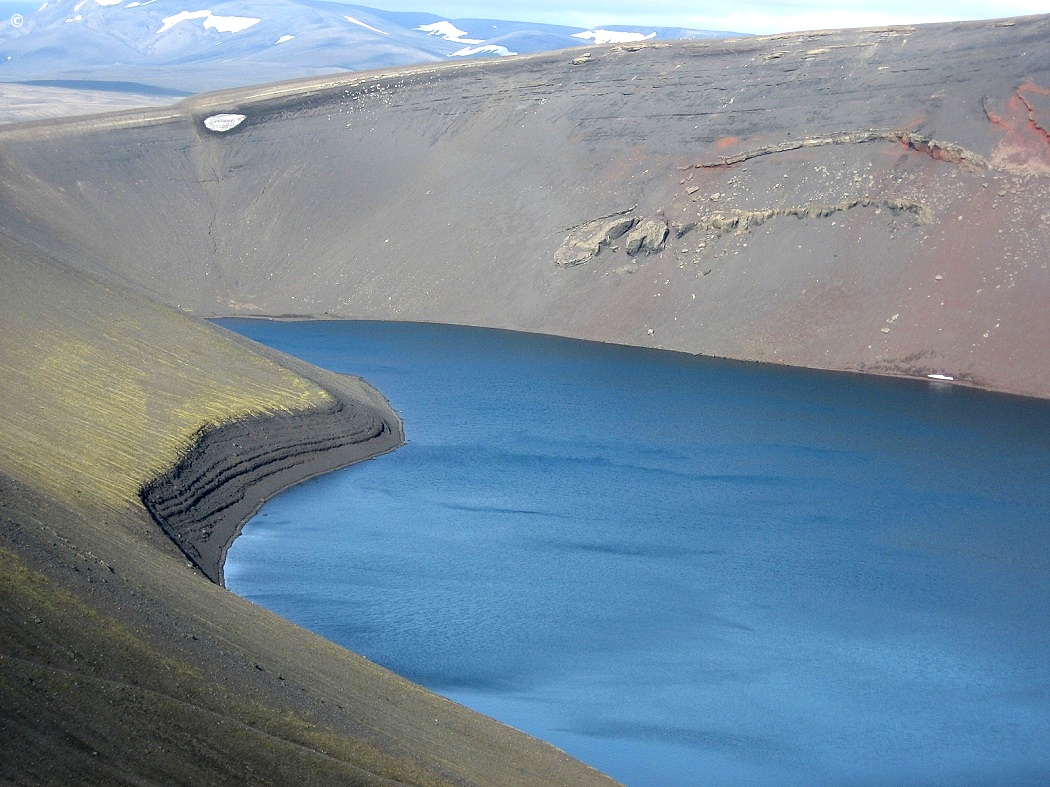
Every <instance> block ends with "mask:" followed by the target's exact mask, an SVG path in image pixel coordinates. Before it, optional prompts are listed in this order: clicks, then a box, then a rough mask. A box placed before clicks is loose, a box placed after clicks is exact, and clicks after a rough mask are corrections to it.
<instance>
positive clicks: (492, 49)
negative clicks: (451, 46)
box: [449, 44, 518, 57]
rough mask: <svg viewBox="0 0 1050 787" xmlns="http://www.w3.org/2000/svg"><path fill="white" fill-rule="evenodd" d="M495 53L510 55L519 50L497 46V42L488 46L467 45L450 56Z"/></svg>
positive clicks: (503, 55)
mask: <svg viewBox="0 0 1050 787" xmlns="http://www.w3.org/2000/svg"><path fill="white" fill-rule="evenodd" d="M486 53H488V54H493V55H499V56H500V57H507V56H508V55H516V54H518V53H517V52H511V51H510V50H509V49H507V47H505V46H497V45H495V44H489V45H488V46H467V47H463V49H460V50H459V51H458V52H453V53H452V54H451V55H449V57H470V56H471V55H481V54H486Z"/></svg>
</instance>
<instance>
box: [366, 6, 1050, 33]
mask: <svg viewBox="0 0 1050 787" xmlns="http://www.w3.org/2000/svg"><path fill="white" fill-rule="evenodd" d="M357 3H358V4H360V5H372V6H374V7H381V8H385V9H387V10H390V11H428V12H430V13H433V14H439V15H442V16H448V17H450V18H455V17H458V18H461V19H463V18H471V17H473V18H483V19H484V18H488V19H521V20H527V21H530V22H551V23H554V24H562V25H572V26H576V27H584V28H592V27H597V26H599V25H603V24H605V25H610V24H621V25H634V24H650V25H660V26H667V27H692V28H697V29H701V30H732V31H735V32H738V33H783V32H787V31H794V30H813V29H820V28H835V27H867V26H874V25H887V24H911V23H921V22H947V21H955V20H960V19H994V18H999V17H1006V16H1022V15H1026V14H1045V13H1050V0H1002V1H1001V2H993V3H990V2H988V0H980V1H978V0H923V2H917V1H916V0H854V2H848V0H847V1H846V2H844V1H843V0H835V1H834V2H829V1H828V0H658V2H647V0H575V1H574V2H569V3H567V2H564V1H563V2H558V0H510V2H507V1H506V0H504V1H503V2H485V0H373V2H371V3H369V2H367V0H366V1H365V2H361V0H357Z"/></svg>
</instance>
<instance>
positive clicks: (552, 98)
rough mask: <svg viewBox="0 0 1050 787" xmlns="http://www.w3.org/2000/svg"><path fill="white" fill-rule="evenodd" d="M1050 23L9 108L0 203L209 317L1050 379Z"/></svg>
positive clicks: (61, 250)
mask: <svg viewBox="0 0 1050 787" xmlns="http://www.w3.org/2000/svg"><path fill="white" fill-rule="evenodd" d="M1048 40H1050V18H1048V17H1045V16H1041V17H1026V18H1019V19H1015V20H1002V21H998V22H975V23H961V24H952V25H934V26H921V27H914V28H912V27H894V28H884V29H870V30H853V31H844V32H834V31H825V32H812V33H801V34H791V35H781V36H773V37H765V38H747V39H737V40H728V41H692V42H681V43H675V44H667V43H662V42H651V43H647V44H640V45H627V46H614V47H607V48H594V49H589V50H573V51H563V52H558V53H553V54H546V55H535V56H529V57H521V58H503V59H500V60H498V61H488V62H474V63H463V64H457V65H452V66H440V67H439V66H421V67H416V68H410V69H404V70H400V71H396V72H389V73H386V72H381V73H371V74H367V75H349V76H347V77H345V78H342V79H336V78H328V79H322V80H312V81H311V80H306V81H299V82H292V83H285V84H280V85H272V86H265V87H261V88H257V89H252V90H236V91H228V92H223V93H215V94H208V95H203V96H200V97H197V98H194V99H190V100H188V101H186V102H185V103H182V104H179V105H176V106H175V107H173V108H171V109H168V110H158V111H152V112H148V113H140V114H135V113H130V114H123V115H112V116H106V117H99V118H92V119H85V120H82V121H79V122H69V123H52V124H30V125H26V126H23V127H17V126H16V127H11V129H10V130H8V131H5V132H3V133H0V150H2V159H0V168H2V177H0V189H2V194H0V226H2V227H4V228H6V229H7V230H8V231H10V232H12V233H15V234H18V235H20V236H22V237H25V238H27V239H30V240H32V241H33V242H35V243H37V244H39V245H40V246H42V247H43V248H46V249H47V250H48V251H49V252H50V253H52V254H54V255H55V256H56V257H57V258H59V259H61V260H64V261H68V262H70V263H71V264H75V265H77V266H78V267H80V268H82V269H84V270H86V271H89V272H90V273H92V274H93V275H97V276H100V277H102V278H104V279H105V280H108V281H120V282H123V283H125V284H127V285H129V286H132V287H134V288H136V289H138V290H140V291H144V292H148V293H150V294H152V295H155V296H156V297H159V298H161V299H162V300H164V301H166V302H168V303H172V304H176V305H178V306H179V307H181V308H183V309H187V310H192V311H193V312H194V313H196V314H200V315H207V316H211V315H230V314H237V315H252V314H257V315H303V316H307V315H308V316H320V317H324V316H332V317H337V316H338V317H350V318H359V317H360V318H364V317H367V318H378V319H410V320H427V321H442V322H456V323H468V324H473V325H485V326H498V327H505V328H514V329H522V330H528V331H542V332H549V333H556V334H565V335H570V336H577V337H584V338H589V339H599V340H606V341H614V342H624V343H630V344H639V345H652V346H659V347H664V348H668V349H677V350H684V351H688V352H697V353H707V354H712V355H721V356H730V357H734V358H745V359H757V360H765V361H772V362H779V363H789V364H797V365H803V366H812V367H819V368H828V369H845V370H866V371H876V372H882V373H889V374H905V375H914V376H920V377H922V376H925V375H927V374H945V375H947V376H951V377H954V378H955V379H956V380H957V381H964V382H967V383H970V384H974V385H979V386H983V387H988V388H995V389H1002V390H1006V391H1012V392H1017V393H1025V394H1034V395H1046V394H1047V393H1050V377H1048V374H1050V372H1048V369H1050V363H1048V362H1047V361H1048V360H1050V359H1048V358H1047V353H1048V347H1050V342H1048V341H1047V339H1048V336H1047V331H1048V327H1047V323H1046V320H1044V319H1043V318H1042V314H1043V304H1045V302H1046V295H1047V289H1048V278H1047V277H1048V275H1050V274H1048V272H1047V268H1046V267H1045V265H1046V260H1047V249H1048V248H1050V214H1048V213H1047V210H1046V207H1045V206H1046V205H1047V204H1050V191H1048V186H1050V137H1048V135H1047V131H1046V129H1047V128H1048V127H1050V125H1048V124H1050V114H1048V113H1050V46H1048V44H1047V41H1048ZM217 113H236V114H242V115H244V116H245V118H246V119H245V120H244V121H243V122H242V123H241V124H240V125H238V126H236V127H234V128H233V129H231V130H229V131H226V132H214V131H210V130H208V128H206V127H205V125H204V121H205V119H206V118H208V117H209V116H212V115H214V114H217Z"/></svg>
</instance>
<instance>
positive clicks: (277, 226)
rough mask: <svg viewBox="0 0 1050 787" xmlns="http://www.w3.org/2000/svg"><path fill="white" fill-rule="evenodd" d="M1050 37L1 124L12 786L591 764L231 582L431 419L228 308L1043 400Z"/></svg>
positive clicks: (7, 711) (729, 52)
mask: <svg viewBox="0 0 1050 787" xmlns="http://www.w3.org/2000/svg"><path fill="white" fill-rule="evenodd" d="M1048 42H1050V17H1046V16H1040V17H1028V18H1020V19H1015V20H1001V21H998V22H985V23H968V24H955V25H938V26H929V27H915V28H912V27H894V28H882V29H870V30H855V31H840V32H835V31H818V32H811V33H799V34H792V35H783V36H773V37H766V38H754V39H740V40H730V41H719V42H681V43H674V44H667V43H662V42H655V43H647V44H640V45H625V46H616V47H606V48H600V47H596V48H593V49H589V50H583V49H581V50H575V51H571V52H560V53H555V54H547V55H536V56H529V57H520V58H506V59H502V60H499V61H487V62H472V63H463V64H457V65H454V66H440V67H437V66H421V67H416V68H411V69H405V70H401V71H396V72H389V73H386V72H383V73H371V74H364V75H360V74H359V75H349V76H345V77H326V78H323V79H314V80H305V81H298V82H293V83H285V84H279V85H270V86H264V87H259V88H254V89H244V90H235V91H227V92H223V93H215V94H208V95H203V96H198V97H195V98H192V99H188V100H186V101H184V102H182V103H180V104H177V105H175V106H173V107H170V108H165V109H159V110H151V111H136V112H128V113H121V114H114V115H105V116H97V117H89V118H81V119H76V120H71V121H67V122H53V123H33V124H25V125H16V126H8V127H5V128H2V129H0V399H2V402H3V409H2V411H0V444H2V445H3V454H2V455H0V567H2V568H0V587H2V594H0V616H2V618H3V622H2V624H0V662H2V663H0V683H2V692H0V736H2V739H3V741H4V743H5V745H4V746H3V747H2V754H0V778H5V779H9V780H13V781H18V782H26V783H31V782H51V783H57V782H69V781H86V782H108V781H110V780H113V779H116V778H123V779H128V780H133V781H134V780H139V781H152V782H164V783H167V782H194V783H195V782H208V783H220V782H243V781H250V782H271V783H288V782H290V781H302V780H306V781H316V782H318V783H326V784H327V783H334V782H340V783H341V782H351V783H353V782H363V783H377V782H381V781H382V780H389V781H395V782H409V783H444V782H452V783H492V784H511V783H522V784H548V783H560V784H575V783H586V782H590V781H599V780H600V779H601V777H600V776H599V775H598V774H596V773H594V772H593V771H591V770H589V769H587V768H585V767H584V766H581V765H579V764H578V763H575V762H573V761H572V760H570V759H569V758H567V757H565V756H564V755H563V754H562V753H560V752H558V751H556V750H554V749H553V748H551V747H548V746H545V745H543V744H541V743H539V742H536V741H533V740H531V739H528V738H527V737H525V736H522V735H520V734H518V733H515V732H514V731H511V730H509V729H507V728H505V727H502V726H501V725H498V724H496V723H494V722H491V721H489V720H486V719H483V718H481V717H479V716H477V715H475V714H472V713H468V712H466V711H464V710H463V709H461V708H458V707H456V706H454V705H452V704H451V703H448V702H446V701H444V700H441V699H439V698H437V697H435V696H433V695H431V694H429V693H427V692H425V691H423V690H422V689H420V688H418V687H415V686H412V685H410V684H408V683H406V682H404V681H401V680H399V679H398V678H396V677H395V676H392V675H390V674H389V673H387V672H385V671H383V670H380V669H378V668H376V667H375V666H374V665H371V664H369V663H368V662H366V661H364V660H363V659H360V658H358V657H356V656H354V655H353V654H350V653H347V652H346V651H344V650H342V649H340V648H337V647H336V646H334V645H331V644H330V643H327V642H324V641H323V640H320V639H319V638H316V637H313V636H311V635H309V634H307V633H305V632H303V631H302V630H300V629H298V628H296V627H294V626H292V625H291V624H289V623H287V622H285V621H282V620H280V619H278V618H277V617H275V616H273V615H271V614H269V613H267V612H265V611H263V610H261V609H259V608H257V607H255V606H253V605H252V604H250V603H248V602H245V601H243V600H241V599H239V598H237V597H235V596H233V595H232V594H230V593H227V592H226V591H225V590H223V589H222V588H221V587H220V586H219V585H217V584H214V583H213V582H209V581H208V577H210V578H212V579H220V578H221V562H222V557H223V554H224V550H225V548H226V546H227V545H228V540H229V538H231V537H232V536H233V535H234V534H235V533H236V532H237V528H238V527H239V526H240V524H241V522H242V521H243V518H244V517H245V516H247V515H248V514H249V513H250V512H251V511H252V510H254V508H255V507H256V506H257V505H258V504H259V503H260V501H261V500H262V499H263V498H264V497H265V496H267V495H269V494H272V493H274V492H275V491H276V490H278V489H280V488H282V487H284V486H286V485H287V484H289V483H292V482H294V481H296V480H300V479H302V478H305V477H308V476H310V475H313V474H315V473H317V472H321V471H323V470H326V469H330V468H332V467H335V466H340V465H343V464H346V463H348V462H351V461H356V460H359V459H363V458H366V457H368V456H373V455H375V454H378V453H382V452H384V451H388V450H391V449H393V448H394V447H396V446H397V445H398V444H399V443H400V441H401V439H402V436H401V427H400V424H399V422H398V420H397V418H396V416H395V415H394V414H393V413H392V412H391V411H390V409H389V407H388V406H387V405H386V403H385V402H384V401H383V400H382V397H381V396H380V395H379V394H377V393H376V392H375V391H373V390H372V389H370V388H369V387H368V386H367V385H366V384H364V383H363V382H361V381H358V380H353V379H350V378H342V377H336V376H333V375H328V374H325V373H323V372H321V371H320V370H316V369H312V368H310V367H308V366H307V365H305V364H301V363H299V362H297V361H295V360H294V359H290V358H287V357H284V356H280V355H279V354H276V353H272V352H270V351H266V350H263V349H261V348H258V347H256V346H254V345H252V344H250V343H248V342H246V341H243V340H240V339H237V338H235V337H232V336H230V335H229V334H228V333H227V332H225V331H221V330H219V329H217V328H214V327H212V326H209V325H207V324H206V323H204V322H202V321H201V320H200V319H198V318H199V317H207V316H214V315H270V316H313V317H351V318H376V319H399V320H429V321H440V322H452V323H463V324H471V325H485V326H494V327H503V328H512V329H519V330H528V331H539V332H547V333H555V334H563V335H568V336H577V337H581V338H588V339H599V340H604V341H612V342H622V343H629V344H637V345H645V346H658V347H665V348H669V349H676V350H683V351H688V352H700V353H708V354H712V355H722V356H729V357H734V358H741V359H750V360H762V361H771V362H777V363H787V364H796V365H803V366H810V367H815V368H826V369H838V370H850V371H864V372H875V373H883V374H898V375H907V376H913V377H918V378H926V377H927V376H928V375H939V376H944V377H951V378H954V380H956V381H957V382H960V383H964V384H970V385H976V386H981V387H986V388H990V389H996V390H1002V391H1009V392H1015V393H1023V394H1029V395H1035V396H1048V395H1050V356H1048V353H1050V335H1048V331H1050V324H1048V323H1047V321H1046V319H1045V313H1046V311H1045V305H1046V303H1047V296H1048V295H1050V273H1048V270H1047V266H1048V260H1050V254H1048V250H1050V209H1048V207H1047V206H1048V205H1050V135H1048V132H1047V129H1048V128H1050V126H1048V123H1050V45H1048ZM223 114H225V115H237V116H243V120H242V121H241V122H240V123H239V124H237V125H232V123H230V122H226V123H225V124H222V123H220V124H218V125H217V124H216V121H215V116H217V115H223ZM227 120H228V119H227ZM215 128H218V129H226V130H224V131H223V130H215ZM144 490H145V492H146V494H145V495H143V492H144ZM169 536H170V538H169Z"/></svg>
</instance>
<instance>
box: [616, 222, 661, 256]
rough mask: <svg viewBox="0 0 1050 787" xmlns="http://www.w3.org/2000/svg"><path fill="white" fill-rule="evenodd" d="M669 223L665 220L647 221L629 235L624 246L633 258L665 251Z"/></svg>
mask: <svg viewBox="0 0 1050 787" xmlns="http://www.w3.org/2000/svg"><path fill="white" fill-rule="evenodd" d="M667 233H668V229H667V222H666V221H664V220H663V219H646V220H645V221H643V222H642V223H641V224H639V225H638V226H637V227H635V228H634V229H633V230H631V231H630V233H628V235H627V237H626V238H624V246H625V248H626V250H627V253H628V254H630V255H631V256H634V255H636V254H652V253H653V252H657V251H660V250H662V249H663V247H664V241H665V240H666V239H667Z"/></svg>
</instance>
